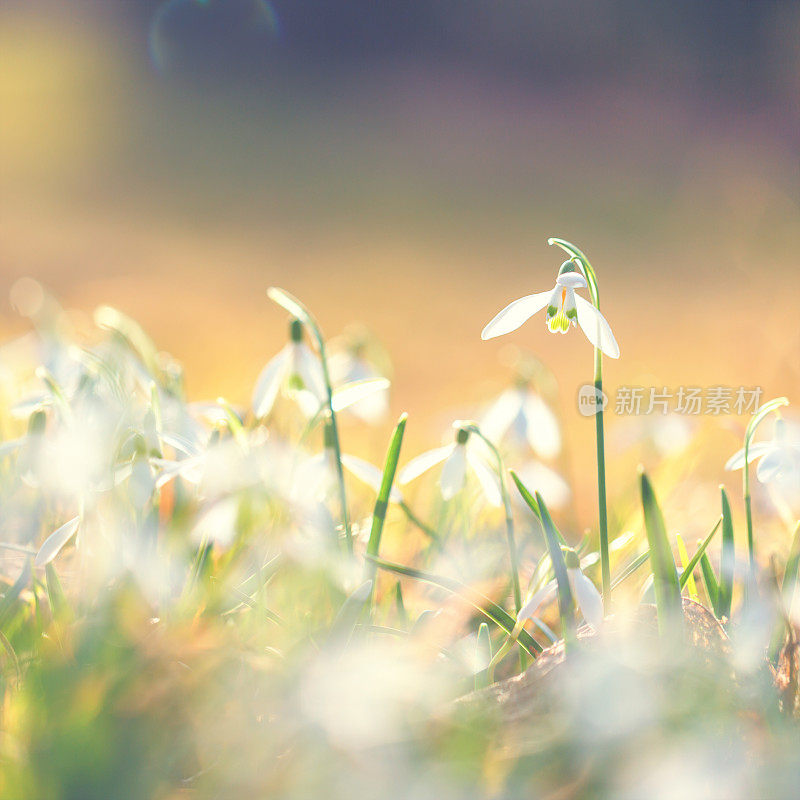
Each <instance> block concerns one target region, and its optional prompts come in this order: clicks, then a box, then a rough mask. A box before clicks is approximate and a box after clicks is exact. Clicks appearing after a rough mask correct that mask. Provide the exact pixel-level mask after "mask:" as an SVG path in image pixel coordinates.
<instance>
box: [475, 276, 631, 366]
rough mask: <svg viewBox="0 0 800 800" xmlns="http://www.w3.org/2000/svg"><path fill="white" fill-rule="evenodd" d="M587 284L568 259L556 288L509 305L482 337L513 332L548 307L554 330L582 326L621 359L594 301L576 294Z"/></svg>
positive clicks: (607, 351) (601, 346)
mask: <svg viewBox="0 0 800 800" xmlns="http://www.w3.org/2000/svg"><path fill="white" fill-rule="evenodd" d="M587 285H588V284H587V282H586V278H585V277H584V276H583V275H582V274H581V273H580V272H579V271H578V269H577V268H576V266H575V262H574V261H565V262H564V263H563V264H562V265H561V269H560V270H559V271H558V277H557V278H556V285H555V286H554V287H553V289H551V290H550V291H547V292H539V293H537V294H529V295H526V296H525V297H521V298H520V299H519V300H515V301H514V302H513V303H510V304H509V305H507V306H506V307H505V308H504V309H503V310H502V311H501V312H500V313H499V314H497V315H496V316H495V317H494V319H493V320H492V321H491V322H490V323H489V324H488V325H487V326H486V327H485V328H484V329H483V331H482V333H481V339H493V338H494V337H495V336H502V335H503V334H505V333H511V331H515V330H516V329H517V328H519V327H520V325H522V324H523V323H525V322H527V321H528V319H530V317H532V316H533V315H534V314H536V313H538V312H539V311H541V310H542V309H543V308H546V309H547V311H546V313H545V322H546V323H547V327H548V328H549V329H550V331H551V332H552V333H566V332H567V331H568V330H569V329H570V326H572V327H575V326H577V325H579V326H580V328H581V330H582V331H583V332H584V333H585V334H586V338H587V339H588V340H589V341H590V342H591V343H592V344H593V345H594V346H595V347H597V348H598V349H599V350H602V351H603V352H604V353H605V354H606V355H607V356H609V357H610V358H619V346H618V345H617V340H616V339H615V338H614V334H613V333H612V332H611V327H610V326H609V324H608V322H607V321H606V318H605V317H604V316H603V315H602V314H601V313H600V312H599V311H598V310H597V309H596V308H595V307H594V305H592V303H590V302H589V301H588V300H586V299H585V298H584V297H581V295H579V294H576V293H575V290H576V289H585V288H586V287H587Z"/></svg>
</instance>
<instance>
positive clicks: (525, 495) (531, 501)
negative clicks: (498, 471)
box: [508, 469, 542, 521]
mask: <svg viewBox="0 0 800 800" xmlns="http://www.w3.org/2000/svg"><path fill="white" fill-rule="evenodd" d="M508 472H509V474H510V475H511V479H512V480H513V481H514V485H515V486H516V487H517V491H519V493H520V496H521V497H522V499H523V500H524V501H525V503H526V505H527V506H528V508H530V510H531V511H533V513H534V514H535V515H536V518H537V519H538V520H539V521H541V519H542V512H541V511H540V510H539V505H538V503H537V502H536V498H535V497H534V496H533V495H532V494H531V493H530V492H529V491H528V489H527V488H526V486H525V484H524V483H523V482H522V481H521V480H520V478H519V475H517V473H516V472H514V470H513V469H510V470H509V471H508Z"/></svg>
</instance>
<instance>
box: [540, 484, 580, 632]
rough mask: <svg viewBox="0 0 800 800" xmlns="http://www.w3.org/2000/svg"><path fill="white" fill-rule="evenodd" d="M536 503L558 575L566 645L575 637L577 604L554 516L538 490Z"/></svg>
mask: <svg viewBox="0 0 800 800" xmlns="http://www.w3.org/2000/svg"><path fill="white" fill-rule="evenodd" d="M536 505H537V506H539V510H540V511H541V512H542V525H543V526H544V535H545V538H546V540H547V550H548V552H549V553H550V561H551V562H552V564H553V572H554V573H555V576H556V585H557V587H558V613H559V615H560V616H561V626H562V628H563V631H564V643H565V644H566V645H568V644H569V642H570V641H571V640H572V639H574V635H575V611H574V609H575V604H574V601H573V599H572V589H570V585H569V578H568V577H567V565H566V564H565V563H564V554H563V553H562V552H561V543H560V542H559V536H558V533H557V529H556V526H555V524H554V523H553V518H552V517H551V516H550V512H549V511H548V510H547V506H546V505H545V502H544V500H543V499H542V496H541V495H540V494H539V492H536Z"/></svg>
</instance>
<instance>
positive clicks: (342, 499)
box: [267, 286, 353, 555]
mask: <svg viewBox="0 0 800 800" xmlns="http://www.w3.org/2000/svg"><path fill="white" fill-rule="evenodd" d="M267 295H268V296H269V299H270V300H272V301H273V302H274V303H277V304H278V305H279V306H281V307H282V308H284V309H286V311H288V312H289V313H290V314H292V315H293V316H295V317H296V318H297V319H299V320H300V321H301V322H302V323H303V324H304V325H305V326H306V327H307V328H308V329H309V330H310V331H311V333H312V334H313V335H314V340H315V341H316V343H317V350H318V352H319V360H320V363H321V364H322V375H323V379H324V381H325V392H326V395H327V408H328V416H329V425H330V435H331V444H332V445H333V453H334V457H335V460H336V478H337V482H338V485H339V505H340V506H341V514H342V527H343V528H344V536H345V541H346V543H347V552H348V553H350V554H351V555H352V554H353V534H352V531H351V530H350V518H349V514H348V510H347V491H346V490H345V486H344V468H343V467H342V447H341V444H340V442H339V427H338V425H337V424H336V412H335V411H334V410H333V384H332V383H331V376H330V373H329V371H328V358H327V355H326V352H325V339H324V337H323V336H322V330H321V329H320V327H319V325H318V324H317V321H316V320H315V319H314V317H313V316H312V315H311V312H310V311H309V310H308V309H307V308H306V307H305V306H304V305H303V303H301V302H300V301H299V300H298V299H297V298H296V297H294V296H293V295H291V294H289V292H286V291H284V290H283V289H278V288H276V287H274V286H273V287H270V288H269V289H268V290H267Z"/></svg>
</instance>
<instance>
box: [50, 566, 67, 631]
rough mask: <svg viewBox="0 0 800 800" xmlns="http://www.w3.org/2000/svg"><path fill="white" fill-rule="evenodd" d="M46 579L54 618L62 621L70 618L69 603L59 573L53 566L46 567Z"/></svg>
mask: <svg viewBox="0 0 800 800" xmlns="http://www.w3.org/2000/svg"><path fill="white" fill-rule="evenodd" d="M45 577H46V581H47V597H48V599H49V601H50V610H51V611H52V613H53V618H54V619H61V618H62V617H66V616H68V615H69V613H70V607H69V603H68V602H67V598H66V595H65V594H64V589H63V588H62V586H61V581H60V580H59V577H58V573H57V572H56V569H55V567H54V566H53V565H52V564H47V565H46V566H45Z"/></svg>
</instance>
